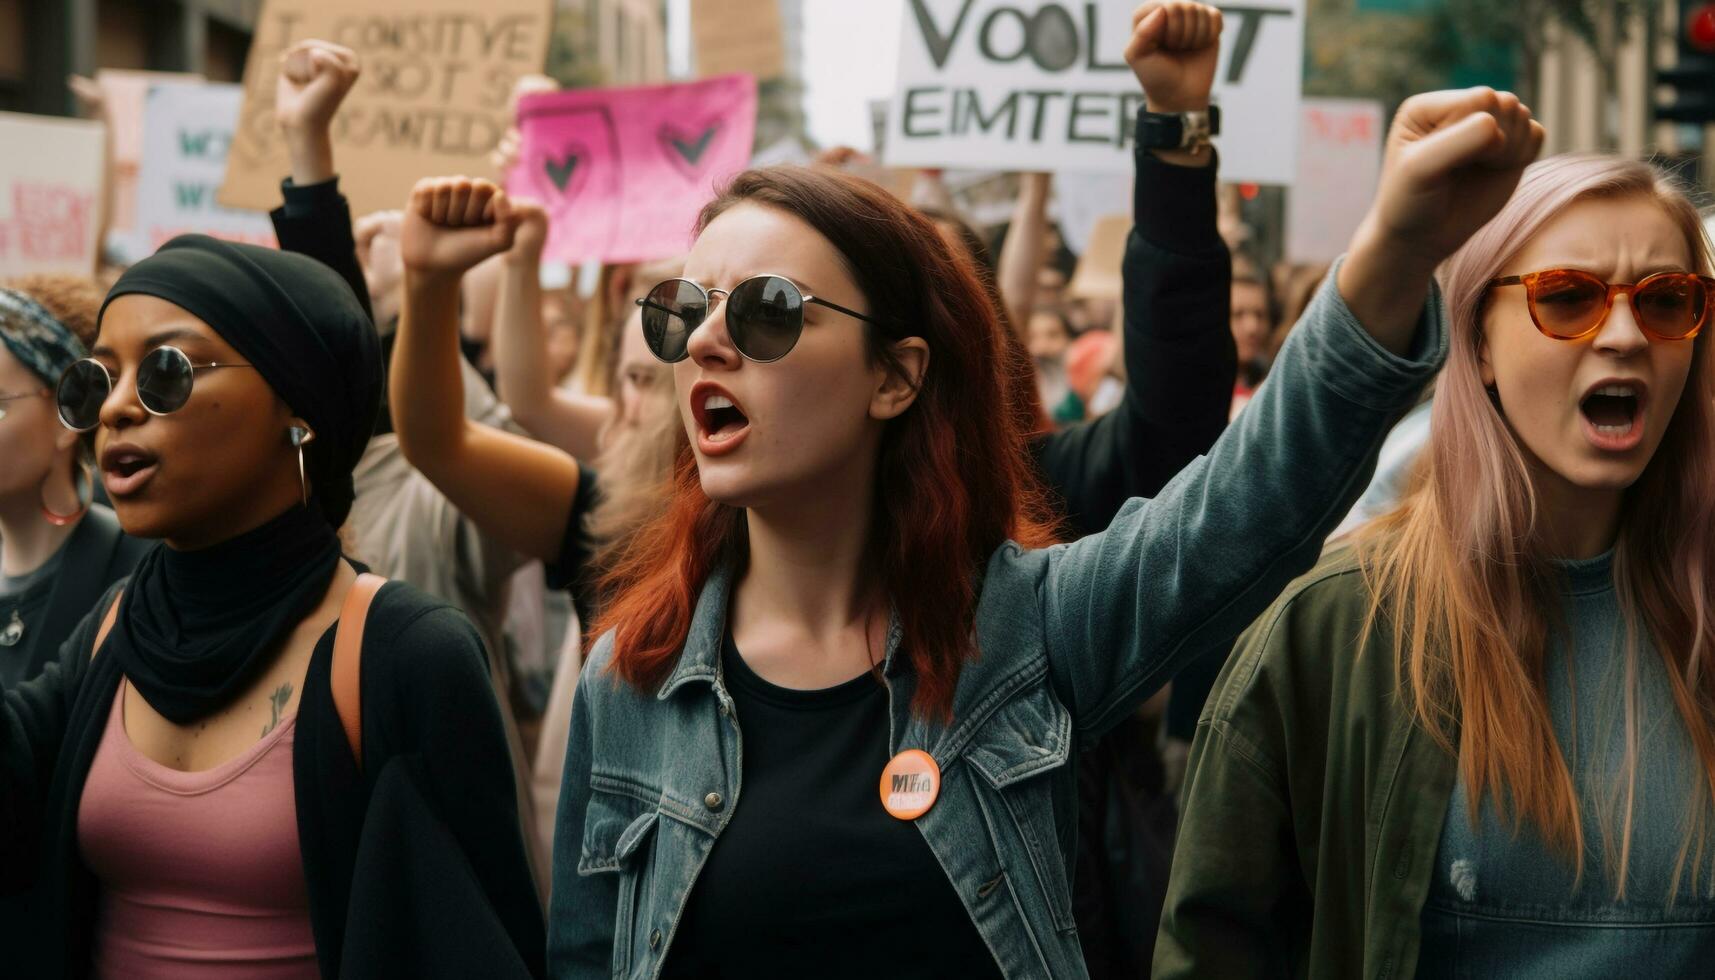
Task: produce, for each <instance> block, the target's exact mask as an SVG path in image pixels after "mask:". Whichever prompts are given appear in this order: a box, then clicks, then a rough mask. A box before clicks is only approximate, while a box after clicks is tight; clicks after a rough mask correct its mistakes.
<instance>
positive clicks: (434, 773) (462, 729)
mask: <svg viewBox="0 0 1715 980" xmlns="http://www.w3.org/2000/svg"><path fill="white" fill-rule="evenodd" d="M388 591H390V592H394V593H395V596H393V597H389V598H390V599H392V600H393V601H390V602H388V603H386V604H383V603H382V602H381V601H380V597H379V596H378V597H377V602H376V605H375V607H374V613H377V614H378V613H381V612H382V610H383V608H384V606H385V608H388V609H390V610H392V614H391V615H387V616H386V617H385V618H382V617H380V616H375V617H374V618H372V619H371V624H372V625H371V627H370V628H379V629H381V630H383V631H384V632H383V633H382V635H384V636H388V635H390V636H391V637H392V642H391V643H390V644H389V649H390V651H392V653H393V655H392V656H388V657H385V658H380V659H381V662H383V663H386V664H388V665H389V666H388V668H387V670H386V676H384V677H382V678H377V680H379V681H381V683H380V684H379V685H378V690H377V693H380V694H382V695H383V696H384V697H386V698H387V702H386V703H371V701H370V697H371V695H370V693H369V687H368V684H367V683H366V684H365V698H364V719H365V721H364V728H365V738H364V744H365V751H366V753H367V751H368V746H369V745H370V744H371V743H370V740H369V728H370V726H371V725H372V724H373V725H381V726H384V731H386V730H387V729H388V728H391V730H392V732H393V733H396V735H395V737H397V738H398V739H399V744H398V745H397V746H395V748H396V749H400V750H403V751H406V752H410V753H411V754H412V755H414V756H415V757H416V758H417V759H419V760H420V762H421V771H422V772H423V773H424V774H425V775H426V782H427V785H426V787H425V789H426V790H427V794H428V796H429V799H430V802H431V804H432V806H433V807H434V809H435V811H436V814H435V815H436V816H437V817H439V818H440V820H441V822H442V823H444V824H445V826H446V827H447V829H448V830H449V831H450V833H451V836H452V838H453V839H454V840H456V841H457V844H458V847H459V850H460V851H461V852H462V853H463V855H464V856H465V858H466V859H467V860H468V862H469V868H470V871H471V873H472V874H473V875H474V877H475V878H476V880H477V882H478V883H479V885H480V887H481V891H482V895H483V898H484V899H485V900H486V902H487V905H488V908H489V910H490V911H492V913H493V914H494V916H495V917H496V918H497V919H498V920H499V922H500V923H501V925H502V926H503V927H504V929H505V931H506V932H507V933H508V934H509V935H510V936H511V937H512V941H513V944H514V947H515V948H516V949H517V951H518V952H519V954H520V956H521V957H522V958H523V959H524V961H525V962H526V963H528V964H531V967H532V968H531V970H530V972H531V973H532V974H533V975H537V976H540V975H541V974H542V973H543V970H544V967H543V962H544V958H545V956H546V950H547V942H548V940H547V933H546V927H545V924H544V921H543V918H542V907H541V903H540V902H539V900H538V899H537V894H536V888H535V884H534V882H533V880H532V878H531V874H530V865H529V859H528V858H527V857H526V855H525V849H524V835H523V831H522V829H521V825H520V822H519V814H518V796H517V792H516V788H515V785H514V779H515V774H514V772H513V769H512V756H511V752H510V750H509V749H508V747H507V742H506V733H505V729H504V727H503V726H502V723H501V719H500V709H499V706H498V705H497V704H496V702H495V699H494V687H493V683H492V681H491V679H490V677H489V673H488V660H487V657H486V656H485V655H484V653H483V646H482V640H481V638H480V637H479V636H478V635H477V632H476V629H475V627H473V626H472V625H471V623H470V620H469V619H467V618H466V617H465V616H464V614H463V613H460V612H459V611H457V610H456V609H453V608H452V607H451V606H448V605H446V604H445V603H442V602H439V601H438V600H432V599H429V598H428V597H427V596H424V595H422V594H421V593H418V592H416V591H415V590H411V589H409V588H408V587H406V586H402V585H401V584H399V583H394V584H391V585H389V586H388ZM400 597H408V598H404V601H401V598H400ZM372 615H373V614H372ZM378 619H380V620H381V621H379V622H377V620H378ZM389 620H390V622H389ZM367 665H368V658H367V657H366V658H365V669H366V670H367V669H368V666H367ZM371 718H374V721H373V722H372V721H370V720H369V719H371ZM417 886H418V887H427V888H432V887H433V883H432V882H419V883H417Z"/></svg>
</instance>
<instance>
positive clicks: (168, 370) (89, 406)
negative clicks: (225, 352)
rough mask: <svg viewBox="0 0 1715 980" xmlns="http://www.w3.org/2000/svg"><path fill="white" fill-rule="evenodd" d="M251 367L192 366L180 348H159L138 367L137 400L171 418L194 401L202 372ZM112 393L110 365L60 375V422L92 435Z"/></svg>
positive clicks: (87, 361) (87, 362)
mask: <svg viewBox="0 0 1715 980" xmlns="http://www.w3.org/2000/svg"><path fill="white" fill-rule="evenodd" d="M251 366H252V365H250V364H245V363H242V362H238V361H229V362H227V363H225V364H192V363H191V359H190V358H189V357H188V356H186V355H185V352H184V351H182V350H179V349H178V348H177V347H157V348H155V349H154V350H152V351H150V352H149V353H148V356H146V357H144V358H143V363H141V364H139V365H137V400H138V401H139V402H141V403H142V404H143V409H144V410H145V411H147V412H148V413H149V414H150V415H171V414H172V413H174V412H176V411H178V410H179V409H181V408H184V407H185V402H188V401H190V398H191V389H192V388H193V387H194V386H195V384H196V373H197V372H198V371H208V370H212V369H214V368H227V367H251ZM112 393H113V375H112V374H110V373H108V370H107V367H106V365H104V364H102V363H101V362H100V361H97V360H94V359H92V358H84V359H83V360H81V361H78V362H76V363H74V364H73V365H72V366H71V367H68V368H66V369H65V373H64V374H62V375H60V384H59V388H58V389H57V390H56V392H55V397H56V399H57V400H58V402H59V410H60V422H61V423H62V424H64V425H65V427H66V428H68V429H71V430H72V431H74V432H88V431H89V430H91V429H93V428H95V427H96V426H97V425H100V424H101V406H102V404H103V403H104V402H106V401H107V396H108V395H110V394H112Z"/></svg>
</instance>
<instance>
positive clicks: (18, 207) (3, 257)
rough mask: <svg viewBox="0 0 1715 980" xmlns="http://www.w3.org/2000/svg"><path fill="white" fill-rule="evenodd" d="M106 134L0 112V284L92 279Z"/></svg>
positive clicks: (87, 125)
mask: <svg viewBox="0 0 1715 980" xmlns="http://www.w3.org/2000/svg"><path fill="white" fill-rule="evenodd" d="M106 140H107V130H106V127H104V126H102V125H101V124H100V123H96V122H85V121H83V120H81V119H60V118H58V117H55V116H31V115H24V114H21V113H14V112H0V147H4V148H5V149H4V150H3V151H0V277H5V276H20V275H26V274H29V273H36V272H68V273H74V274H82V275H88V274H90V273H92V272H94V271H95V262H96V241H95V238H96V234H97V232H98V231H99V229H98V228H97V227H96V226H97V223H98V222H99V221H100V220H101V219H100V214H99V211H100V208H101V190H102V175H103V173H104V172H105V170H106V168H107V162H106V145H107V144H106Z"/></svg>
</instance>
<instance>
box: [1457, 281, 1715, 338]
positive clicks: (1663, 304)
mask: <svg viewBox="0 0 1715 980" xmlns="http://www.w3.org/2000/svg"><path fill="white" fill-rule="evenodd" d="M1496 286H1523V287H1524V288H1525V301H1526V303H1527V304H1528V305H1529V306H1530V319H1531V322H1532V323H1535V324H1536V329H1538V330H1540V331H1542V332H1543V333H1544V334H1546V335H1548V336H1550V337H1553V338H1554V339H1555V340H1582V339H1584V338H1585V337H1588V336H1590V335H1591V334H1593V333H1595V332H1596V330H1597V329H1598V328H1600V327H1601V326H1602V324H1603V323H1604V322H1606V321H1607V319H1608V312H1609V311H1610V310H1611V309H1613V306H1614V297H1615V296H1621V295H1623V296H1625V297H1626V298H1627V299H1628V300H1630V301H1631V304H1632V316H1633V318H1634V319H1636V320H1637V322H1638V328H1639V329H1640V330H1642V331H1643V332H1644V333H1645V334H1647V335H1648V336H1650V337H1651V338H1653V339H1655V340H1690V339H1691V338H1693V337H1695V336H1697V332H1698V331H1699V330H1702V329H1703V324H1704V323H1706V322H1707V321H1708V320H1709V312H1710V305H1711V302H1712V301H1715V279H1711V278H1709V277H1708V276H1700V275H1697V274H1696V273H1694V272H1658V273H1656V274H1655V275H1653V276H1645V277H1644V278H1642V279H1640V280H1638V281H1637V282H1635V283H1629V282H1613V283H1610V282H1605V281H1603V280H1602V279H1601V278H1599V277H1597V276H1594V275H1591V274H1590V273H1588V272H1580V271H1578V270H1577V269H1548V270H1546V271H1544V272H1530V273H1526V274H1525V275H1522V276H1503V277H1501V278H1499V279H1491V280H1489V288H1491V289H1493V288H1494V287H1496Z"/></svg>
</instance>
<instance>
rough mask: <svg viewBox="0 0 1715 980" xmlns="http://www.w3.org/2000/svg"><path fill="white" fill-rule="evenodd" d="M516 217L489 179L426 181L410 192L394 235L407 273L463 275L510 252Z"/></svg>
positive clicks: (421, 181) (504, 197) (435, 178)
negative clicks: (397, 233) (397, 235)
mask: <svg viewBox="0 0 1715 980" xmlns="http://www.w3.org/2000/svg"><path fill="white" fill-rule="evenodd" d="M518 220H519V216H518V214H517V212H515V211H514V210H513V209H512V204H511V202H510V201H508V200H507V198H506V192H505V191H503V190H501V189H500V188H499V187H497V186H495V184H494V182H493V181H490V180H471V179H470V178H468V177H428V178H425V179H423V180H420V181H418V182H417V186H416V187H413V188H412V189H411V199H410V200H409V201H408V202H407V203H406V205H405V221H404V225H403V227H402V228H401V229H400V234H399V251H400V257H401V258H402V259H403V260H404V262H405V270H406V272H407V274H417V275H422V276H431V277H438V276H451V277H454V278H456V277H458V276H462V275H463V274H464V273H465V272H466V271H467V270H468V269H470V268H471V267H472V266H474V265H476V264H477V263H478V262H481V261H482V260H483V259H486V258H488V257H489V256H491V255H497V254H499V253H501V252H504V251H506V250H507V249H510V248H511V247H512V241H513V237H514V236H515V235H516V234H517V231H518Z"/></svg>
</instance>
